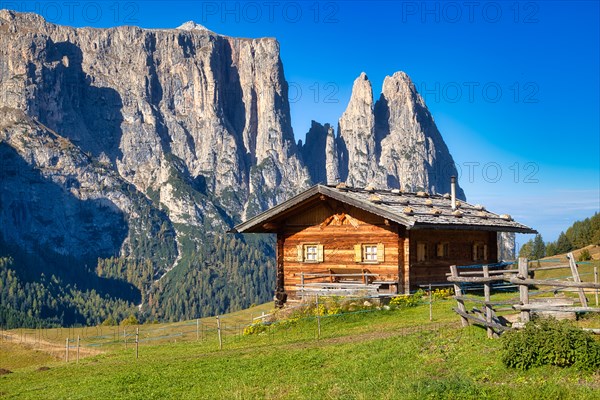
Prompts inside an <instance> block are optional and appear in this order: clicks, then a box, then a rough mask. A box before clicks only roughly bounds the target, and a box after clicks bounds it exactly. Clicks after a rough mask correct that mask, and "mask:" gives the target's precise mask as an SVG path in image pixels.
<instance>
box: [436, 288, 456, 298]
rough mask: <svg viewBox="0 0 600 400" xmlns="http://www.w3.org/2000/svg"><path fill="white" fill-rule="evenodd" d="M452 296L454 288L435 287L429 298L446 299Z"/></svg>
mask: <svg viewBox="0 0 600 400" xmlns="http://www.w3.org/2000/svg"><path fill="white" fill-rule="evenodd" d="M452 296H454V289H452V288H447V289H435V290H434V291H433V292H432V293H431V298H432V299H433V300H446V299H449V298H450V297H452Z"/></svg>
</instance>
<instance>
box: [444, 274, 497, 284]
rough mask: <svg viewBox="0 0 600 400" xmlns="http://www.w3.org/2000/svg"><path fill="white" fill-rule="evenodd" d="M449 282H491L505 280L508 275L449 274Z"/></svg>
mask: <svg viewBox="0 0 600 400" xmlns="http://www.w3.org/2000/svg"><path fill="white" fill-rule="evenodd" d="M447 279H448V282H456V283H490V282H504V281H506V279H507V278H506V277H504V276H490V277H487V278H486V277H467V276H449V277H448V278H447Z"/></svg>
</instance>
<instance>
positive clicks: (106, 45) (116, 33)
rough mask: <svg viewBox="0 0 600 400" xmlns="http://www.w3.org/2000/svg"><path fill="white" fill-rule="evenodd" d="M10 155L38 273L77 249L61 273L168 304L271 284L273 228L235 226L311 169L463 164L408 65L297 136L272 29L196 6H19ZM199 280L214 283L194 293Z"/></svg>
mask: <svg viewBox="0 0 600 400" xmlns="http://www.w3.org/2000/svg"><path fill="white" fill-rule="evenodd" d="M0 155H1V156H2V157H1V166H2V168H1V169H0V177H1V181H0V185H1V186H2V191H1V192H0V221H1V222H2V223H1V224H0V235H1V236H0V245H2V246H1V247H2V249H4V250H3V251H4V253H9V254H12V253H14V254H23V256H22V257H20V258H19V257H17V258H19V260H20V261H19V262H21V263H22V264H24V265H25V267H24V268H25V269H26V268H28V267H29V265H28V263H30V262H29V261H27V260H29V258H28V257H29V256H28V255H27V254H44V255H51V256H47V257H45V258H44V257H42V258H44V260H45V261H44V260H42V261H41V263H38V264H36V265H38V266H37V267H36V268H38V269H39V270H40V271H38V272H39V273H40V274H41V273H43V270H45V269H47V268H50V269H52V268H54V267H52V266H56V265H57V263H59V262H58V261H57V260H63V259H62V258H61V257H70V258H69V260H70V261H69V263H70V264H73V265H70V267H68V268H62V269H61V268H54V269H52V271H54V272H56V274H57V276H58V275H60V274H62V275H61V276H62V278H61V277H60V276H58V278H61V279H65V280H69V279H71V275H72V274H71V272H70V269H77V268H80V269H83V270H85V273H87V274H92V275H94V274H96V275H99V276H101V277H103V278H106V279H108V280H115V281H121V282H122V281H126V282H128V283H130V284H132V285H134V286H135V287H136V288H137V289H138V290H139V292H140V298H141V300H142V306H141V308H142V310H145V311H146V312H147V313H149V315H151V316H154V317H158V318H179V317H188V318H191V317H194V316H197V315H198V314H201V313H211V312H215V311H221V312H222V311H225V310H227V309H229V308H233V307H239V306H247V305H248V304H246V302H248V301H254V300H256V301H265V300H268V298H269V296H270V295H271V293H270V291H271V287H270V283H271V282H272V279H273V277H272V271H271V272H268V271H269V270H268V269H267V270H264V267H265V266H268V265H269V263H270V262H272V261H271V258H270V252H272V248H271V247H270V244H269V241H268V240H263V239H260V240H258V241H254V242H252V243H250V242H247V240H248V239H242V238H239V237H231V238H229V237H225V235H224V233H225V232H226V231H227V229H228V228H229V227H231V226H232V225H233V224H234V223H235V222H238V221H240V220H242V219H245V218H248V217H250V216H252V215H255V214H256V213H258V212H260V211H262V210H264V209H266V208H268V207H270V206H272V205H274V204H276V203H278V202H281V201H282V200H284V199H286V198H288V197H289V196H292V195H294V194H296V193H298V192H299V191H301V190H303V189H305V188H307V187H308V186H310V185H311V184H313V183H317V182H328V183H336V182H337V181H340V180H341V181H346V182H347V183H348V184H349V185H351V186H366V185H374V186H377V187H393V188H396V187H401V188H402V189H406V190H422V189H425V190H429V191H435V192H447V191H449V182H450V179H449V177H450V176H451V175H453V174H456V170H455V168H454V164H453V161H452V157H451V156H450V153H449V151H448V148H447V147H446V145H445V144H444V141H443V139H442V138H441V135H440V134H439V132H438V130H437V128H436V126H435V123H434V121H433V118H432V117H431V115H430V113H429V112H428V110H427V108H426V106H425V104H424V102H423V99H422V98H421V97H420V96H419V94H418V93H417V92H416V90H415V87H414V85H413V84H412V82H411V81H410V79H409V78H408V76H407V75H406V74H404V73H396V74H394V75H393V76H391V77H387V78H386V79H385V82H384V85H383V92H382V94H381V96H380V98H379V100H377V101H376V102H374V99H373V90H372V87H371V83H370V82H369V80H368V78H367V76H366V75H365V74H361V75H360V76H359V77H358V78H357V80H356V81H355V83H354V89H353V92H352V97H351V99H350V102H349V104H348V108H347V110H346V111H345V112H344V114H343V115H342V116H341V118H340V120H339V124H338V130H337V133H336V131H335V129H334V128H333V127H331V126H330V125H328V124H325V125H321V124H319V123H316V122H313V125H312V127H311V130H310V131H309V132H308V134H307V136H306V142H305V143H304V144H302V143H299V144H298V145H297V144H296V143H295V138H294V133H293V132H292V128H291V122H290V105H289V102H288V86H287V82H286V80H285V77H284V72H283V66H282V62H281V59H280V56H279V44H278V42H277V41H276V40H275V39H271V38H263V39H238V38H232V37H227V36H222V35H218V34H215V33H213V32H211V31H209V30H207V29H206V28H204V27H202V26H200V25H197V24H194V23H186V24H184V25H182V26H181V27H179V28H178V29H168V30H167V29H165V30H149V29H140V28H137V27H118V28H111V29H91V28H79V29H76V28H70V27H64V26H58V25H54V24H50V23H47V22H46V21H44V19H43V18H41V17H40V16H37V15H35V14H20V13H14V12H11V11H6V10H2V11H0ZM458 195H459V197H463V198H464V193H463V192H462V190H460V189H459V192H458ZM252 240H255V239H252ZM225 247H228V248H231V249H236V250H235V251H237V252H238V253H239V254H237V255H238V256H239V257H242V258H240V259H236V260H233V259H232V258H231V254H229V255H228V254H226V253H224V250H223V249H224V248H225ZM257 249H261V251H259V252H257ZM11 252H12V253H11ZM2 255H3V254H0V256H2ZM4 255H6V254H4ZM219 257H221V258H219ZM242 259H243V260H242ZM38 261H39V260H38ZM36 262H37V261H36ZM61 263H62V264H61V265H64V262H62V261H61ZM242 264H244V267H242ZM140 265H143V267H140ZM259 266H260V267H259ZM254 267H256V268H254ZM141 269H143V270H141ZM170 271H173V272H170ZM198 271H200V272H201V273H200V272H198ZM265 271H266V272H265ZM205 272H206V274H204V273H205ZM29 275H30V276H27V277H23V279H32V280H35V279H37V278H36V277H35V276H33V275H31V274H29ZM192 277H194V279H197V280H199V281H198V282H196V283H195V285H196V286H193V285H194V283H193V282H192V281H191V280H192V279H191V278H192ZM58 278H57V279H58ZM246 278H247V279H246ZM78 279H79V281H78V280H77V279H75V280H74V282H75V283H78V284H80V285H81V282H80V281H81V280H82V279H83V278H81V277H80V278H78ZM228 280H229V281H231V280H237V281H243V282H238V283H237V284H236V285H229V286H227V285H226V282H227V281H228ZM183 282H189V283H186V284H184V283H183ZM199 282H200V283H199ZM264 282H266V284H264ZM182 285H183V286H182ZM185 285H188V286H185ZM198 285H200V286H202V287H205V288H206V293H204V294H202V295H201V294H198V295H197V297H194V298H193V299H192V300H189V299H187V300H186V299H185V298H183V297H181V296H182V292H185V294H186V296H188V297H189V296H192V294H190V293H191V292H193V291H194V290H195V288H196V287H198ZM92 286H93V285H92ZM233 286H235V288H234V287H233ZM259 286H260V288H259ZM263 286H264V287H263ZM215 288H221V289H220V290H219V291H218V295H219V296H221V298H219V301H218V304H216V303H217V302H216V301H215V300H214V296H217V294H215V293H216V292H215ZM240 288H241V289H240ZM92 289H93V287H92ZM224 293H225V294H224ZM211 296H213V297H211ZM223 296H224V297H223ZM134 297H135V296H134ZM192 297H193V296H192ZM248 299H249V300H248ZM188 300H189V301H188ZM128 301H131V302H135V303H137V302H138V301H139V299H137V300H136V299H135V298H129V299H128ZM186 302H189V303H190V304H187V303H186ZM50 308H51V307H50ZM0 311H1V310H0ZM48 313H51V312H50V311H48ZM39 314H40V315H38V316H40V317H41V318H43V317H44V315H42V314H43V312H42V311H40V312H39ZM90 318H91V317H90ZM94 318H101V317H100V316H97V317H96V316H95V317H94ZM75 319H76V320H77V318H75ZM63 322H65V321H63ZM71 322H72V321H71ZM86 322H90V321H89V320H88V321H86Z"/></svg>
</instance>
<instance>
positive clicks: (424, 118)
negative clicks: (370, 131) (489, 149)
mask: <svg viewBox="0 0 600 400" xmlns="http://www.w3.org/2000/svg"><path fill="white" fill-rule="evenodd" d="M375 119H376V121H377V125H376V137H377V147H378V164H379V166H380V168H381V170H382V172H383V173H384V174H385V176H384V179H385V182H387V185H388V186H390V187H399V188H400V189H403V190H408V191H419V190H428V191H431V192H433V193H449V192H450V177H451V176H452V175H455V176H456V175H457V170H456V167H455V165H454V160H453V159H452V156H451V155H450V152H449V150H448V147H447V146H446V143H444V140H443V139H442V136H441V135H440V132H439V131H438V129H437V127H436V125H435V122H434V121H433V117H432V116H431V113H430V112H429V110H428V109H427V106H426V105H425V102H424V101H423V98H422V97H421V95H419V94H418V93H417V90H416V89H415V86H414V84H413V83H412V81H411V80H410V78H409V77H408V75H406V74H405V73H404V72H397V73H395V74H394V75H392V76H387V77H386V78H385V80H384V81H383V92H382V94H381V96H380V98H379V100H378V101H377V103H376V105H375ZM456 195H457V197H459V198H462V199H464V198H465V194H464V192H463V191H462V189H461V188H460V187H459V188H457V194H456Z"/></svg>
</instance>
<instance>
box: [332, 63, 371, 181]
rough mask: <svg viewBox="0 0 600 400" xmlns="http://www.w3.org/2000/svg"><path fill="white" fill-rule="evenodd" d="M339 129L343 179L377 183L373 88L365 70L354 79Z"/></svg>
mask: <svg viewBox="0 0 600 400" xmlns="http://www.w3.org/2000/svg"><path fill="white" fill-rule="evenodd" d="M338 129H339V150H340V153H341V154H340V158H341V165H342V168H341V174H342V180H345V181H346V183H347V184H348V185H350V186H357V187H365V186H367V185H369V184H373V183H374V182H373V180H374V179H375V176H376V172H377V158H376V153H375V115H374V114H373V89H372V87H371V82H370V81H369V78H368V77H367V75H366V74H365V73H364V72H363V73H361V74H360V76H359V77H358V78H356V80H355V81H354V86H353V87H352V96H351V97H350V102H349V103H348V107H347V108H346V111H344V114H343V115H342V117H341V118H340V120H339V128H338Z"/></svg>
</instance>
